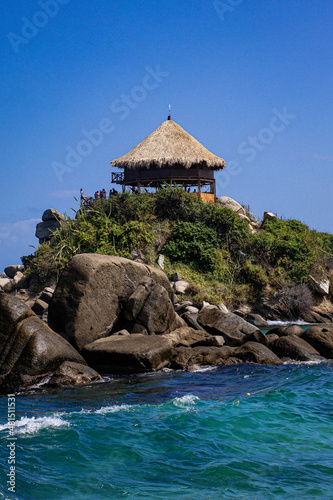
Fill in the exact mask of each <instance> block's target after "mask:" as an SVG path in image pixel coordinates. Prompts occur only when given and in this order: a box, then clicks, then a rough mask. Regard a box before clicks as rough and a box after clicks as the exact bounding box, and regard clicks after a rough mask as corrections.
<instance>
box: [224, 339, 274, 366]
mask: <svg viewBox="0 0 333 500" xmlns="http://www.w3.org/2000/svg"><path fill="white" fill-rule="evenodd" d="M233 356H234V357H236V358H238V359H240V360H242V361H245V362H251V363H259V364H261V365H282V364H283V363H282V361H281V359H279V357H278V356H276V354H274V352H272V351H271V350H270V349H269V348H268V347H266V346H265V345H263V344H258V343H257V342H246V343H245V344H243V345H242V346H240V347H236V348H235V350H234V352H233Z"/></svg>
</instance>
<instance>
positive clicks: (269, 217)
mask: <svg viewBox="0 0 333 500" xmlns="http://www.w3.org/2000/svg"><path fill="white" fill-rule="evenodd" d="M272 219H277V217H276V215H274V214H272V212H264V217H263V220H262V224H263V223H264V222H265V221H266V220H272Z"/></svg>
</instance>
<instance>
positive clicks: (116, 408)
mask: <svg viewBox="0 0 333 500" xmlns="http://www.w3.org/2000/svg"><path fill="white" fill-rule="evenodd" d="M132 407H133V406H132V405H125V404H122V405H112V406H102V408H100V409H99V410H95V411H94V412H93V413H98V414H102V415H105V414H106V413H118V412H119V411H128V410H130V409H131V408H132Z"/></svg>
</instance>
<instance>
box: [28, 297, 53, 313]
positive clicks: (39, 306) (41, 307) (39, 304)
mask: <svg viewBox="0 0 333 500" xmlns="http://www.w3.org/2000/svg"><path fill="white" fill-rule="evenodd" d="M48 307H49V305H48V303H47V302H44V301H43V300H41V299H38V300H36V302H35V303H34V305H33V306H32V308H31V309H32V310H33V312H34V313H36V314H37V315H38V316H41V315H42V314H43V313H44V311H45V310H46V309H47V308H48Z"/></svg>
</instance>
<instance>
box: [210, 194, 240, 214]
mask: <svg viewBox="0 0 333 500" xmlns="http://www.w3.org/2000/svg"><path fill="white" fill-rule="evenodd" d="M216 203H218V204H219V205H221V206H222V207H224V208H230V210H232V211H233V212H236V213H237V214H240V215H246V212H245V209H244V207H242V205H240V203H238V202H237V201H235V200H233V199H232V198H229V196H220V198H218V199H217V200H216Z"/></svg>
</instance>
